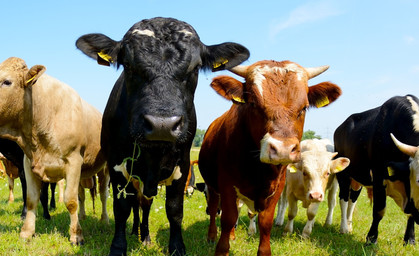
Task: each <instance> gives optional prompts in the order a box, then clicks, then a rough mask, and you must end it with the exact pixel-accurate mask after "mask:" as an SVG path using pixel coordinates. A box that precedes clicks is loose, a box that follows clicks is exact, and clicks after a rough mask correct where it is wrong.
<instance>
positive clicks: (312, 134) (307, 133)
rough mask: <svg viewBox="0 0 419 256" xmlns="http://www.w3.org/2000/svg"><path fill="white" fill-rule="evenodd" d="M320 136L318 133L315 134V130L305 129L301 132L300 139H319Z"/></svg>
mask: <svg viewBox="0 0 419 256" xmlns="http://www.w3.org/2000/svg"><path fill="white" fill-rule="evenodd" d="M321 138H322V137H321V136H320V135H316V132H314V131H311V130H307V131H305V132H304V133H303V137H302V138H301V140H310V139H321Z"/></svg>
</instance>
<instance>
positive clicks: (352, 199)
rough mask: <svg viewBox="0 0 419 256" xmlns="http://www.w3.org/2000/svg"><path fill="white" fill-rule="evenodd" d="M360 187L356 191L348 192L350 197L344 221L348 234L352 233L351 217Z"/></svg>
mask: <svg viewBox="0 0 419 256" xmlns="http://www.w3.org/2000/svg"><path fill="white" fill-rule="evenodd" d="M361 191H362V187H360V188H359V189H358V190H353V189H351V190H350V197H349V201H348V207H347V212H346V220H347V227H348V232H352V216H353V214H354V210H355V206H356V201H357V200H358V197H359V194H361Z"/></svg>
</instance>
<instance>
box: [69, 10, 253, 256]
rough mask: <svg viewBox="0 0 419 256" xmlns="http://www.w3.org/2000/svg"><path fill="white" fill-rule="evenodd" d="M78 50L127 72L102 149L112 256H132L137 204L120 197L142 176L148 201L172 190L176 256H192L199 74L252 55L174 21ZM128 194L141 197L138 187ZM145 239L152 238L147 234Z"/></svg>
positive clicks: (169, 202) (82, 43)
mask: <svg viewBox="0 0 419 256" xmlns="http://www.w3.org/2000/svg"><path fill="white" fill-rule="evenodd" d="M76 46H77V47H78V48H79V49H80V50H81V51H83V52H84V53H85V54H86V55H88V56H90V57H91V58H93V59H96V60H97V61H98V63H99V64H105V65H110V64H115V65H117V66H121V65H122V66H123V67H124V72H123V73H122V74H121V76H120V77H119V79H118V80H117V82H116V83H115V86H114V88H113V90H112V92H111V95H110V97H109V100H108V103H107V106H106V109H105V112H104V115H103V123H102V139H101V141H102V142H101V143H102V148H103V150H104V151H105V155H106V156H107V160H108V166H109V169H110V170H111V182H112V186H113V193H114V215H115V235H114V238H113V241H112V245H111V251H110V254H111V255H121V254H126V250H127V244H126V237H125V226H126V220H127V218H128V217H129V214H130V211H131V207H132V205H133V203H134V201H135V200H136V198H135V196H131V195H130V194H128V195H126V196H123V195H121V194H118V193H119V191H120V190H121V188H123V187H125V185H126V184H127V179H126V178H125V177H124V175H122V173H125V174H126V176H127V177H128V176H129V175H131V176H133V175H135V176H136V177H139V178H140V180H141V181H142V183H143V185H142V187H143V190H142V193H143V194H144V196H145V197H146V198H148V199H151V198H153V197H154V196H155V195H156V194H157V185H158V183H159V182H161V181H163V180H165V184H166V185H169V184H171V185H169V186H167V190H166V213H167V217H168V220H169V223H170V241H169V253H170V255H173V254H178V255H183V254H185V245H184V243H183V239H182V234H181V223H182V218H183V191H184V188H185V183H186V178H187V174H188V171H189V151H190V147H191V144H192V140H193V138H194V134H195V131H196V114H195V107H194V104H193V99H194V92H195V89H196V86H197V79H198V72H199V70H200V69H210V68H212V70H213V71H216V70H223V69H229V68H232V67H234V66H236V65H238V64H240V63H241V62H243V61H245V60H246V59H247V58H248V57H249V51H248V50H247V49H246V48H245V47H243V46H241V45H239V44H235V43H223V44H219V45H212V46H206V45H204V44H203V43H202V42H201V41H200V39H199V37H198V35H197V33H196V32H195V30H194V29H193V27H192V26H190V25H189V24H187V23H185V22H182V21H178V20H176V19H172V18H153V19H149V20H143V21H140V22H138V23H136V24H134V25H133V26H132V27H131V28H130V29H129V30H128V32H127V33H126V34H125V36H124V37H123V39H122V41H114V40H112V39H110V38H109V37H107V36H105V35H102V34H88V35H84V36H82V37H80V38H79V39H78V40H77V42H76ZM137 147H138V149H139V150H140V152H141V153H140V155H139V158H138V159H136V161H134V162H132V161H131V160H130V159H127V157H132V156H133V151H134V149H135V150H136V152H138V149H136V148H137ZM124 159H127V161H124ZM131 159H132V158H131ZM131 166H132V169H131ZM117 170H118V171H121V172H122V173H121V172H118V171H117ZM127 174H128V175H127ZM168 179H169V180H168ZM172 179H173V180H172ZM125 191H126V192H128V193H134V194H135V193H136V191H135V189H134V188H133V186H131V185H128V186H127V187H126V188H125ZM122 193H123V192H122ZM146 212H147V210H145V211H144V213H146ZM144 213H143V216H144ZM144 219H145V220H147V217H146V218H144V217H143V220H144ZM143 222H144V221H143ZM146 225H148V223H146ZM141 226H143V223H142V224H141V225H140V227H141ZM141 239H142V240H143V241H144V239H145V237H143V232H141Z"/></svg>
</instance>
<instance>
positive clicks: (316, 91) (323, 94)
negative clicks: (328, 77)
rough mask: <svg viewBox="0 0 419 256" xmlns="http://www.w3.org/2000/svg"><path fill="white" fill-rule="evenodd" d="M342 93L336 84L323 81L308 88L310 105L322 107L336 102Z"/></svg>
mask: <svg viewBox="0 0 419 256" xmlns="http://www.w3.org/2000/svg"><path fill="white" fill-rule="evenodd" d="M341 94H342V90H341V89H340V87H339V86H337V85H336V84H333V83H330V82H323V83H320V84H317V85H313V86H310V87H309V88H308V101H309V103H310V106H315V107H317V108H321V107H324V106H327V105H329V104H330V103H332V102H334V101H335V100H336V99H337V98H339V96H340V95H341Z"/></svg>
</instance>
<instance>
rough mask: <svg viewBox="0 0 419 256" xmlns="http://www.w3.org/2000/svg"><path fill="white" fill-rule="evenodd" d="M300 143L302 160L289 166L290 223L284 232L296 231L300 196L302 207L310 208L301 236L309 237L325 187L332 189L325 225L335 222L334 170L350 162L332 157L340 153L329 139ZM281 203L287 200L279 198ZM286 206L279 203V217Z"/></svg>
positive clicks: (335, 180) (346, 159)
mask: <svg viewBox="0 0 419 256" xmlns="http://www.w3.org/2000/svg"><path fill="white" fill-rule="evenodd" d="M300 145H301V160H300V161H299V162H297V163H294V164H289V165H288V167H287V179H286V197H287V200H288V203H289V207H288V223H287V225H286V226H285V229H284V234H288V233H292V232H293V221H294V218H295V216H296V215H297V211H298V206H297V202H298V201H299V200H300V201H302V203H303V207H304V208H307V223H306V225H305V227H304V230H303V233H302V237H303V238H308V237H309V236H310V234H311V231H312V228H313V224H314V217H315V216H316V213H317V210H318V207H319V205H320V203H321V202H322V201H323V200H324V198H325V193H326V191H329V194H328V213H327V218H326V221H325V225H330V224H332V218H333V209H334V207H335V205H336V191H337V189H338V183H337V179H336V176H335V173H337V172H339V171H342V170H344V169H345V168H346V167H347V166H348V165H349V159H348V158H344V157H339V158H337V159H335V160H333V158H334V157H335V156H336V155H337V153H333V146H332V144H331V143H330V141H329V140H318V139H313V140H304V141H302V142H301V144H300ZM279 203H284V201H283V200H280V201H279ZM281 207H282V209H281V210H280V209H279V208H281ZM285 207H286V205H285ZM283 208H284V207H283V206H282V205H279V207H278V215H277V218H278V216H280V211H285V210H284V209H283ZM275 222H276V223H277V221H275ZM278 222H279V220H278Z"/></svg>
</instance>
